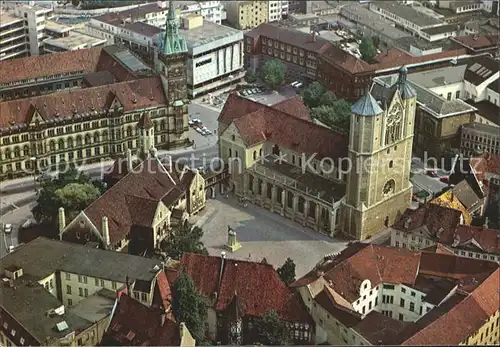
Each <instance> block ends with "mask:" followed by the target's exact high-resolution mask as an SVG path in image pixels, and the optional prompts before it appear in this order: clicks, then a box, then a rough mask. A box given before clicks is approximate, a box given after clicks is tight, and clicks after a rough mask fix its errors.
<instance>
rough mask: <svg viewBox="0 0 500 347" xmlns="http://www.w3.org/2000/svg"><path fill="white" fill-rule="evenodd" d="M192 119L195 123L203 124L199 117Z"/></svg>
mask: <svg viewBox="0 0 500 347" xmlns="http://www.w3.org/2000/svg"><path fill="white" fill-rule="evenodd" d="M191 121H192V122H193V124H201V120H199V119H198V118H193V119H191Z"/></svg>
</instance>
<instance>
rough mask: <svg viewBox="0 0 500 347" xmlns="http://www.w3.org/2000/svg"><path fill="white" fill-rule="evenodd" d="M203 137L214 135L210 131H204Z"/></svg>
mask: <svg viewBox="0 0 500 347" xmlns="http://www.w3.org/2000/svg"><path fill="white" fill-rule="evenodd" d="M203 135H212V132H211V131H210V130H208V129H203Z"/></svg>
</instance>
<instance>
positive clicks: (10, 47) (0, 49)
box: [0, 40, 26, 53]
mask: <svg viewBox="0 0 500 347" xmlns="http://www.w3.org/2000/svg"><path fill="white" fill-rule="evenodd" d="M23 45H26V41H24V40H22V41H19V42H14V43H12V44H10V45H0V53H3V52H8V51H11V50H13V49H15V48H16V47H20V46H23Z"/></svg>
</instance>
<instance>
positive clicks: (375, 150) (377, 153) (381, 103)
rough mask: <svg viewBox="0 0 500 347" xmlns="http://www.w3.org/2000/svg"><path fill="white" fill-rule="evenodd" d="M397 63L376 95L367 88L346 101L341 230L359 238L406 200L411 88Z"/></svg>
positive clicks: (386, 222) (391, 217) (386, 221)
mask: <svg viewBox="0 0 500 347" xmlns="http://www.w3.org/2000/svg"><path fill="white" fill-rule="evenodd" d="M406 75H407V70H406V67H402V68H401V70H400V73H399V78H398V81H397V82H396V83H395V84H394V85H392V86H388V87H387V88H383V89H384V90H383V92H382V93H381V95H380V96H377V95H376V96H377V99H376V98H375V97H374V96H373V95H372V94H371V93H370V91H367V92H366V94H365V95H364V96H363V97H362V98H361V99H359V100H358V101H357V102H356V103H355V104H354V105H353V106H352V116H351V124H350V134H349V160H350V162H351V165H350V167H351V169H350V171H349V173H348V174H347V187H346V188H347V191H346V196H345V201H344V204H343V208H342V220H341V223H342V228H343V231H344V232H345V233H346V234H347V235H349V236H351V237H353V238H355V239H358V240H365V239H367V238H370V237H372V236H373V235H375V234H376V233H378V232H380V231H382V230H384V229H385V228H387V227H388V226H390V225H392V223H393V222H394V221H395V219H397V218H399V216H400V215H401V214H402V213H403V212H404V211H405V210H406V209H407V208H408V207H410V204H411V195H412V184H411V182H410V167H411V159H412V144H413V125H414V119H415V105H416V93H415V91H414V90H413V89H412V88H411V87H410V86H409V85H408V83H407V81H406Z"/></svg>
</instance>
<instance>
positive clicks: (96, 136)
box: [94, 132, 99, 143]
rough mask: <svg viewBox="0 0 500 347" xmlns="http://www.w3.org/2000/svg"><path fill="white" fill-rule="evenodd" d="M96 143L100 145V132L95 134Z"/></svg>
mask: <svg viewBox="0 0 500 347" xmlns="http://www.w3.org/2000/svg"><path fill="white" fill-rule="evenodd" d="M94 143H99V133H98V132H95V133H94Z"/></svg>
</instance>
